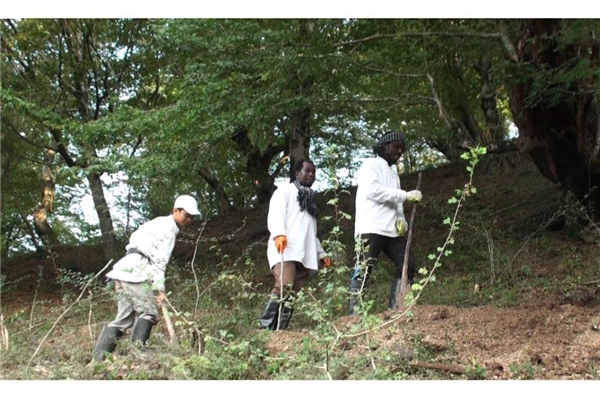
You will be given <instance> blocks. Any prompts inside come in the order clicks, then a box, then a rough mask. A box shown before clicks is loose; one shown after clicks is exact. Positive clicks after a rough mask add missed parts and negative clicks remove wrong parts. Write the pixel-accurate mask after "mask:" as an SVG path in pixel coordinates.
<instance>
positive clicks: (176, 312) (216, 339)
mask: <svg viewBox="0 0 600 418" xmlns="http://www.w3.org/2000/svg"><path fill="white" fill-rule="evenodd" d="M164 302H166V303H167V305H169V308H171V310H172V311H173V313H174V314H175V315H176V316H177V317H178V318H179V319H181V320H182V321H183V322H185V323H186V324H188V325H189V326H190V327H192V328H193V329H194V331H196V335H198V342H199V343H200V341H202V339H201V338H200V336H202V335H204V336H206V337H208V338H211V339H213V340H215V341H219V342H220V343H222V344H223V345H228V344H227V342H226V341H223V340H221V339H219V338H216V337H213V336H211V335H207V334H205V333H203V332H202V331H200V330H199V329H198V328H197V327H196V324H194V323H193V322H190V321H188V320H187V319H185V317H184V316H183V315H181V314H180V313H179V312H178V311H177V309H175V307H173V305H172V304H171V302H170V301H169V299H168V298H167V296H166V295H165V300H164ZM198 349H199V352H201V351H202V347H201V346H200V347H199V348H198Z"/></svg>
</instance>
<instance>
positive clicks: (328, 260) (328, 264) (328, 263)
mask: <svg viewBox="0 0 600 418" xmlns="http://www.w3.org/2000/svg"><path fill="white" fill-rule="evenodd" d="M321 263H323V267H325V268H329V267H331V265H332V264H333V262H332V261H331V258H329V257H323V258H322V259H321Z"/></svg>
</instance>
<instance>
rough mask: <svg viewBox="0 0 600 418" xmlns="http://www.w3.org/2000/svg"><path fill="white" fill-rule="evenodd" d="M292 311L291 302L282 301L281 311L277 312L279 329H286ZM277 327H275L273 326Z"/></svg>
mask: <svg viewBox="0 0 600 418" xmlns="http://www.w3.org/2000/svg"><path fill="white" fill-rule="evenodd" d="M293 313H294V307H293V306H292V305H291V302H289V301H288V302H284V303H283V305H282V306H281V312H280V313H279V329H287V327H288V326H289V325H290V320H291V319H292V314H293ZM275 329H277V327H275Z"/></svg>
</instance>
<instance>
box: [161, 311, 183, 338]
mask: <svg viewBox="0 0 600 418" xmlns="http://www.w3.org/2000/svg"><path fill="white" fill-rule="evenodd" d="M160 308H161V309H162V314H163V318H165V323H166V324H167V331H168V332H169V338H170V339H171V344H172V345H177V344H178V343H179V342H178V340H177V334H175V328H174V327H173V321H171V314H170V313H169V310H168V309H167V307H166V305H165V304H164V303H161V304H160Z"/></svg>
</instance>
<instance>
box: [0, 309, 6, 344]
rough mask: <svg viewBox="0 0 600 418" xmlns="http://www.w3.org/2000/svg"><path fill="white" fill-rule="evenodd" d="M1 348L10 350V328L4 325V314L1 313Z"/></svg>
mask: <svg viewBox="0 0 600 418" xmlns="http://www.w3.org/2000/svg"><path fill="white" fill-rule="evenodd" d="M0 341H1V342H2V344H0V350H1V349H2V347H4V348H5V349H6V350H8V329H6V327H5V326H4V314H1V313H0Z"/></svg>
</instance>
